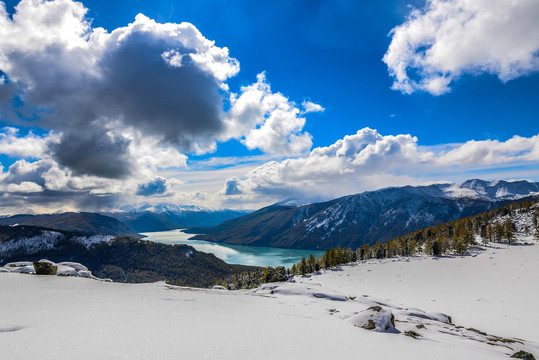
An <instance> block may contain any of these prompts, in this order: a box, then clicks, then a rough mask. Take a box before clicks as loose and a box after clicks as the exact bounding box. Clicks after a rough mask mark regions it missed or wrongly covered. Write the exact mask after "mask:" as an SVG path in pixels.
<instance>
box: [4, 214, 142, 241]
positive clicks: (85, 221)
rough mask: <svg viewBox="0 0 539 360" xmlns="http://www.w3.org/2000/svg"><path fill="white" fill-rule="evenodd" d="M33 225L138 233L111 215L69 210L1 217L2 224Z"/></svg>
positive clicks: (90, 231) (114, 232) (102, 232)
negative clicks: (58, 212)
mask: <svg viewBox="0 0 539 360" xmlns="http://www.w3.org/2000/svg"><path fill="white" fill-rule="evenodd" d="M17 224H18V225H33V226H43V227H47V228H51V229H58V230H64V231H73V232H79V233H82V234H85V235H98V234H101V235H127V236H138V234H137V233H136V232H135V231H133V230H132V229H130V228H129V227H127V226H126V225H125V224H123V223H122V222H120V221H118V220H117V219H114V218H112V217H109V216H105V215H101V214H96V213H88V212H80V213H75V212H68V213H63V214H43V215H13V216H9V217H5V218H0V225H17Z"/></svg>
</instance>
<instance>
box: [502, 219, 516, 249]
mask: <svg viewBox="0 0 539 360" xmlns="http://www.w3.org/2000/svg"><path fill="white" fill-rule="evenodd" d="M503 237H504V238H505V239H506V240H507V242H508V243H509V244H511V243H512V242H513V240H514V234H513V223H512V222H511V218H507V220H505V222H504V224H503Z"/></svg>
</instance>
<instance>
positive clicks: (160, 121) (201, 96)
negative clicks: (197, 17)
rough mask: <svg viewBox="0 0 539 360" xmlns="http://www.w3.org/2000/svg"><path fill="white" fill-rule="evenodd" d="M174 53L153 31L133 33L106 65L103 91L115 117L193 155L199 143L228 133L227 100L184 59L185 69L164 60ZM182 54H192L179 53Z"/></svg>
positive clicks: (113, 51)
mask: <svg viewBox="0 0 539 360" xmlns="http://www.w3.org/2000/svg"><path fill="white" fill-rule="evenodd" d="M168 49H170V45H169V44H167V41H165V40H163V39H159V38H156V37H155V36H154V35H153V34H152V33H149V32H141V33H133V34H131V35H130V36H129V38H128V39H126V40H125V41H123V42H122V44H121V46H119V47H114V48H112V49H111V51H110V52H108V53H107V54H106V55H105V56H104V58H103V60H102V63H101V67H102V68H103V74H104V77H105V79H106V80H105V81H103V82H102V83H101V84H99V88H98V91H97V92H98V93H99V94H100V96H101V98H102V99H103V101H102V102H100V107H102V108H103V107H104V108H105V109H104V112H105V111H107V112H108V114H107V113H106V115H108V116H110V117H122V118H123V121H124V122H125V123H126V124H127V125H132V126H135V127H136V128H138V129H142V130H143V131H145V132H147V133H150V134H153V135H157V136H159V137H161V138H163V139H165V140H166V141H167V142H170V143H173V144H176V145H179V146H180V147H181V148H182V149H183V150H185V151H191V150H192V146H193V144H194V143H195V142H197V141H200V140H202V141H204V139H212V138H214V137H215V136H216V135H217V134H218V133H219V132H220V131H221V130H222V129H223V124H222V120H221V115H222V114H221V112H222V107H223V105H222V100H221V96H220V94H219V84H218V82H217V81H216V79H215V78H214V77H213V76H211V75H209V74H208V73H206V72H204V71H202V70H201V69H200V68H199V67H198V66H196V65H195V64H194V63H193V61H192V60H191V59H190V57H189V56H184V57H183V61H182V66H181V67H172V66H170V65H168V64H167V63H166V62H165V61H164V60H163V58H162V56H161V55H162V54H163V53H164V52H165V51H167V50H168ZM177 50H178V51H179V53H182V54H187V53H192V51H189V50H188V49H177Z"/></svg>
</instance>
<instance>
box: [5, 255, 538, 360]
mask: <svg viewBox="0 0 539 360" xmlns="http://www.w3.org/2000/svg"><path fill="white" fill-rule="evenodd" d="M538 260H539V246H538V245H518V246H517V245H515V246H502V245H496V246H489V247H486V248H478V249H477V250H476V251H475V252H474V253H473V254H472V255H470V256H462V257H444V258H425V257H416V258H411V259H408V258H399V259H388V260H382V261H369V262H363V263H357V264H354V265H350V266H343V267H342V268H338V269H334V270H328V271H325V272H323V273H321V274H319V275H314V276H310V277H296V278H295V280H296V282H295V283H275V284H267V285H264V286H263V287H261V288H259V289H257V290H248V291H234V292H233V291H223V290H202V289H193V288H181V287H174V286H170V285H167V284H165V283H155V284H141V285H126V284H117V283H104V282H98V281H94V280H89V279H79V278H61V277H43V276H25V275H19V274H9V273H0V288H1V289H2V299H3V300H2V306H0V349H1V357H2V358H6V359H12V358H36V357H38V358H40V359H72V358H82V359H96V358H112V359H119V358H129V359H148V358H163V359H176V358H182V359H252V358H257V359H327V358H333V359H357V358H360V359H403V360H407V359H414V360H415V359H451V360H454V359H485V360H486V359H508V358H509V356H510V355H511V354H514V353H516V352H517V351H520V350H525V351H527V352H529V353H532V354H534V355H536V356H537V355H538V354H539V346H538V345H537V344H538V343H539V336H538V332H537V329H539V312H537V305H536V300H535V299H536V298H537V296H539V283H538V279H537V275H536V274H537V273H539V261H538ZM378 307H379V308H378ZM369 308H370V310H369ZM391 315H393V317H394V321H393V323H394V329H393V328H392V327H391V326H389V327H387V329H386V326H382V325H383V324H387V323H391ZM449 317H451V319H449ZM372 319H374V321H376V326H375V329H376V330H381V332H378V331H372V330H366V329H364V328H362V327H361V326H364V325H366V327H369V323H368V320H372ZM374 321H373V322H374ZM380 321H381V322H380ZM379 324H382V325H381V326H378V325H379ZM412 331H413V332H412ZM407 332H408V333H407ZM407 335H410V336H407ZM414 337H417V338H414Z"/></svg>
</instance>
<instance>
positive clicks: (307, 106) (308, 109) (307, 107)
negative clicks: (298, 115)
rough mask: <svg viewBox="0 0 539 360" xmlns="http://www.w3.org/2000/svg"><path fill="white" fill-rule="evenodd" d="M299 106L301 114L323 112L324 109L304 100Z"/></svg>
mask: <svg viewBox="0 0 539 360" xmlns="http://www.w3.org/2000/svg"><path fill="white" fill-rule="evenodd" d="M301 106H302V107H303V111H302V114H307V113H312V112H324V111H326V109H325V108H324V107H322V105H319V104H315V103H313V102H311V101H306V100H304V101H303V102H302V103H301Z"/></svg>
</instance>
